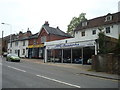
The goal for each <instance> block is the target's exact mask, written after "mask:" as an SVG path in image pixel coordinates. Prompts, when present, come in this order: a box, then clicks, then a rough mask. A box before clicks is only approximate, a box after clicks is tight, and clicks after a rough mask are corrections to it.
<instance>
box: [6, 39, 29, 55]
mask: <svg viewBox="0 0 120 90" xmlns="http://www.w3.org/2000/svg"><path fill="white" fill-rule="evenodd" d="M27 47H28V40H25V46H23V41H18V46H16V45H15V42H12V53H13V54H18V52H17V53H15V50H20V57H26V56H28V52H27V49H26V48H27ZM9 48H10V43H8V49H9ZM23 49H25V54H24V55H23V54H22V53H23ZM8 52H10V50H9V51H8Z"/></svg>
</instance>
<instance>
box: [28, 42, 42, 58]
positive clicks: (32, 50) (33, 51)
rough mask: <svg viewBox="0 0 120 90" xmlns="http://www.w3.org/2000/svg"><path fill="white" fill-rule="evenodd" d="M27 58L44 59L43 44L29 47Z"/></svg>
mask: <svg viewBox="0 0 120 90" xmlns="http://www.w3.org/2000/svg"><path fill="white" fill-rule="evenodd" d="M28 58H41V59H43V58H44V44H39V45H29V46H28Z"/></svg>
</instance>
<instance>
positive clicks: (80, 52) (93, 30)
mask: <svg viewBox="0 0 120 90" xmlns="http://www.w3.org/2000/svg"><path fill="white" fill-rule="evenodd" d="M100 30H102V31H104V32H105V35H106V36H108V37H111V38H114V39H118V37H119V34H120V12H117V13H113V14H110V13H109V14H107V15H104V16H100V17H97V18H93V19H90V20H86V21H84V22H81V23H80V24H79V25H78V26H77V27H76V29H75V30H74V34H75V35H74V36H75V37H74V38H69V39H64V40H57V41H51V42H45V44H44V46H45V47H46V48H45V62H48V61H59V62H62V63H64V62H66V60H69V61H67V62H69V63H76V61H75V60H77V59H78V58H80V57H81V58H82V62H81V63H82V64H83V63H84V64H85V63H87V60H88V59H89V58H91V56H92V55H97V53H98V49H99V46H98V44H97V42H96V40H97V39H98V33H99V32H100ZM53 51H54V53H51V52H53ZM56 52H57V53H56ZM68 57H69V59H67V58H68ZM51 59H52V60H51Z"/></svg>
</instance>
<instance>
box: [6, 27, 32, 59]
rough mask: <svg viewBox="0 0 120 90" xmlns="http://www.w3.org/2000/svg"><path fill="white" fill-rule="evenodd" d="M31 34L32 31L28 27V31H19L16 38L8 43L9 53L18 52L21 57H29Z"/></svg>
mask: <svg viewBox="0 0 120 90" xmlns="http://www.w3.org/2000/svg"><path fill="white" fill-rule="evenodd" d="M29 36H31V31H30V30H29V29H28V31H27V32H25V33H22V32H21V31H20V32H19V34H18V35H16V38H14V39H13V38H12V40H11V41H10V42H9V43H8V53H13V54H17V55H18V56H19V57H22V58H25V57H28V43H29V40H28V39H29Z"/></svg>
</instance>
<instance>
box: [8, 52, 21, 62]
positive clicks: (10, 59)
mask: <svg viewBox="0 0 120 90" xmlns="http://www.w3.org/2000/svg"><path fill="white" fill-rule="evenodd" d="M6 61H16V62H20V57H18V56H17V55H16V54H8V55H7V57H6Z"/></svg>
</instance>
